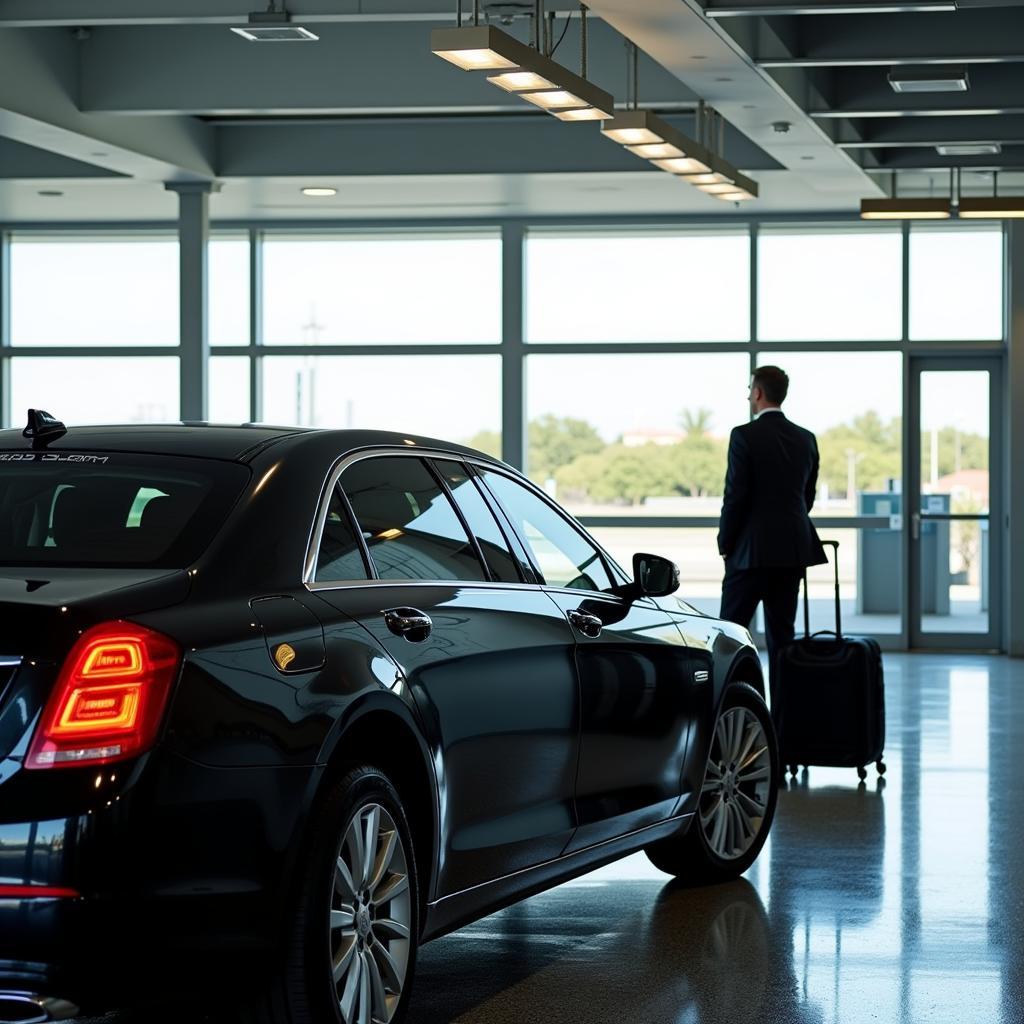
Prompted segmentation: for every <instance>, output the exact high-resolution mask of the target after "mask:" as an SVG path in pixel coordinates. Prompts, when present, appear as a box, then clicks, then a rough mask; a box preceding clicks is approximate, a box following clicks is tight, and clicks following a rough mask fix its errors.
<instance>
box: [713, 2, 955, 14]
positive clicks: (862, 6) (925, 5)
mask: <svg viewBox="0 0 1024 1024" xmlns="http://www.w3.org/2000/svg"><path fill="white" fill-rule="evenodd" d="M955 10H956V2H955V0H893V2H891V3H889V2H886V0H881V2H878V0H875V2H873V3H871V2H869V3H858V2H857V0H854V2H853V3H833V2H831V0H822V2H815V0H805V2H803V3H799V2H794V3H778V2H777V0H764V2H758V0H753V2H751V0H747V2H746V3H729V2H728V0H726V2H721V0H719V2H712V3H709V4H707V6H706V7H705V9H704V13H705V14H706V15H707V16H708V17H709V18H770V17H786V16H802V15H812V14H823V15H843V14H907V13H934V12H941V11H955Z"/></svg>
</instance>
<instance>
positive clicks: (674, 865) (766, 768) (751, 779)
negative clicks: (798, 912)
mask: <svg viewBox="0 0 1024 1024" xmlns="http://www.w3.org/2000/svg"><path fill="white" fill-rule="evenodd" d="M778 787H779V752H778V744H777V742H776V739H775V730H774V728H773V726H772V719H771V715H770V713H769V711H768V708H767V707H766V706H765V703H764V701H763V700H762V698H761V695H760V694H759V693H758V692H757V691H756V690H755V689H754V688H753V687H752V686H748V685H747V684H746V683H732V684H730V685H729V687H728V688H727V689H726V691H725V696H724V698H723V700H722V706H721V709H720V711H719V714H718V720H717V721H716V722H715V729H714V733H713V735H712V740H711V746H710V749H709V750H708V757H707V762H706V764H705V768H704V781H703V784H702V786H701V792H700V797H699V799H698V802H697V810H696V813H695V814H694V816H693V818H692V819H691V822H690V826H689V828H688V829H687V830H686V832H684V833H683V834H682V835H676V836H670V837H669V838H668V839H663V840H661V841H659V842H657V843H653V844H652V845H650V846H648V847H647V848H646V850H645V853H646V854H647V856H648V858H649V859H650V861H651V863H652V864H654V866H655V867H657V868H659V869H660V870H662V871H665V872H667V873H668V874H670V875H675V876H676V877H678V878H679V879H680V881H681V882H683V883H685V884H689V885H708V884H713V883H717V882H725V881H728V880H730V879H733V878H738V877H739V876H740V875H742V874H743V872H744V871H746V870H747V868H749V867H750V865H751V864H753V863H754V861H755V860H756V859H757V855H758V854H759V853H760V852H761V847H762V846H764V842H765V839H767V837H768V832H769V830H770V828H771V824H772V819H773V818H774V817H775V806H776V803H777V801H778Z"/></svg>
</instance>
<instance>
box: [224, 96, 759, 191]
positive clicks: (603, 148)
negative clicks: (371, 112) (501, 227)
mask: <svg viewBox="0 0 1024 1024" xmlns="http://www.w3.org/2000/svg"><path fill="white" fill-rule="evenodd" d="M666 120H668V121H669V122H670V123H672V124H674V125H676V126H677V127H678V128H679V129H680V130H681V131H683V132H685V133H686V134H688V135H693V133H694V131H695V129H694V118H693V116H692V115H667V116H666ZM575 129H579V130H575ZM217 130H218V144H219V146H218V148H219V153H220V161H219V163H218V166H217V171H218V178H220V179H225V180H230V179H232V178H272V177H294V178H305V179H315V178H316V177H318V176H319V177H335V176H346V177H360V176H362V177H370V176H374V175H381V176H395V175H408V176H411V175H423V174H426V175H472V174H552V173H557V174H562V173H582V172H586V173H596V172H636V173H640V174H644V173H652V171H651V168H650V165H649V164H647V163H646V162H645V161H643V160H638V159H637V158H636V157H634V156H632V155H631V154H630V153H627V152H626V151H625V150H624V149H623V148H622V147H621V146H616V145H613V144H612V143H610V142H608V140H607V139H605V138H604V137H603V136H602V135H601V133H600V132H598V131H596V130H595V129H594V126H593V125H590V126H587V125H565V124H563V123H561V122H560V121H556V120H555V119H554V118H552V117H547V116H545V115H543V114H524V115H522V116H515V115H512V116H509V115H500V116H491V117H473V118H450V117H437V118H382V119H368V118H361V119H350V120H345V121H337V122H335V123H333V124H329V125H327V124H324V123H322V122H314V123H309V122H302V121H299V122H294V121H293V122H288V121H278V122H277V123H276V124H259V125H251V124H247V123H246V122H238V123H236V124H224V125H221V126H220V127H218V129H217ZM725 141H726V145H725V156H726V159H727V160H729V162H730V163H732V164H734V165H735V166H739V167H741V168H742V169H744V170H745V171H752V172H756V171H758V170H772V169H778V167H779V164H778V163H777V162H776V161H775V160H772V159H771V158H770V157H769V156H767V155H766V154H765V153H764V152H762V151H761V150H760V149H759V148H758V147H757V146H755V145H754V144H753V143H751V142H750V140H749V139H747V138H745V137H744V136H743V135H741V134H740V133H739V132H736V131H735V130H730V131H728V132H727V134H726V140H725ZM413 154H414V155H415V159H410V157H411V155H413ZM656 173H658V174H664V173H665V172H664V171H658V172H656ZM679 187H680V189H684V188H687V187H689V186H687V185H686V184H685V183H683V182H679Z"/></svg>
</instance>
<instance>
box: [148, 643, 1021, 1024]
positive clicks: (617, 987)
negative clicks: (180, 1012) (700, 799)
mask: <svg viewBox="0 0 1024 1024" xmlns="http://www.w3.org/2000/svg"><path fill="white" fill-rule="evenodd" d="M886 684H887V716H888V726H887V743H886V751H885V760H886V762H887V764H888V766H889V771H888V773H887V774H886V776H885V779H884V781H880V780H878V779H877V778H876V777H875V776H874V774H872V775H871V776H870V777H869V782H868V784H867V785H866V786H865V785H859V784H858V780H857V776H856V773H855V772H854V771H853V770H852V769H823V768H812V769H811V770H810V772H809V773H808V774H807V776H806V777H800V778H798V779H797V780H796V781H795V782H793V783H791V784H790V785H789V786H788V787H787V788H786V789H785V790H783V791H782V792H781V793H780V799H779V812H778V817H777V819H776V825H775V828H774V830H773V833H772V837H771V839H770V841H769V843H768V844H767V845H766V847H765V849H764V852H763V853H762V855H761V857H760V858H759V859H758V861H757V863H756V864H755V865H754V867H753V868H752V869H751V871H750V872H749V874H748V877H747V878H746V879H742V880H740V881H738V882H735V883H732V884H730V885H724V886H717V887H712V888H707V889H697V890H690V889H686V888H683V887H680V886H678V885H677V884H676V883H674V882H671V881H669V880H668V879H667V877H666V876H665V875H663V874H661V872H659V871H657V870H656V869H655V868H654V867H653V866H652V865H651V864H650V863H649V862H648V861H647V859H646V858H645V857H644V856H643V855H642V854H639V855H636V856H634V857H630V858H627V859H626V860H623V861H620V862H618V863H617V864H612V865H609V866H608V867H605V868H602V869H601V870H600V871H596V872H593V873H592V874H590V875H587V876H586V877H584V878H582V879H579V880H577V881H575V882H571V883H568V884H566V885H563V886H561V887H560V888H558V889H554V890H552V891H550V892H547V893H543V894H541V895H540V896H536V897H534V898H533V899H531V900H528V901H526V902H525V903H520V904H518V905H516V906H514V907H510V908H509V909H508V910H504V911H502V912H501V913H499V914H494V915H492V916H491V917H489V918H486V919H485V920H483V921H479V922H477V923H476V924H474V925H471V926H469V927H467V928H463V929H462V930H460V931H458V932H455V933H454V934H452V935H449V936H447V937H445V938H443V939H440V940H438V941H436V942H433V943H430V944H429V945H427V946H425V947H424V948H423V950H422V951H421V954H420V961H419V970H418V977H417V982H416V989H415V996H414V999H413V1001H412V1004H411V1006H410V1008H409V1011H410V1012H409V1017H408V1020H409V1022H410V1024H440V1022H449V1021H452V1022H459V1024H505V1022H515V1024H533V1022H559V1024H574V1022H586V1024H613V1022H614V1024H624V1022H626V1024H633V1022H637V1024H647V1022H652V1024H753V1022H766V1024H790V1022H792V1024H819V1022H820V1024H862V1022H863V1024H869V1022H871V1024H1022V1022H1024V928H1022V924H1024V917H1022V907H1024V842H1022V840H1024V786H1022V785H1021V783H1020V772H1019V765H1020V755H1019V753H1018V751H1019V750H1020V749H1021V748H1022V746H1024V662H1021V661H1010V660H1008V659H1004V658H985V657H980V656H979V657H952V656H945V655H942V656H940V655H929V656H923V655H915V656H908V655H901V656H887V657H886ZM196 1019H197V1018H195V1017H194V1016H193V1017H190V1018H189V1022H190V1024H195V1022H196ZM133 1024H134V1022H133ZM147 1024H150V1022H149V1021H147ZM209 1024H213V1022H212V1021H211V1022H209Z"/></svg>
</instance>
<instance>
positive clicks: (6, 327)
mask: <svg viewBox="0 0 1024 1024" xmlns="http://www.w3.org/2000/svg"><path fill="white" fill-rule="evenodd" d="M10 344H11V238H10V235H8V234H6V233H4V232H3V231H0V426H3V427H14V426H17V422H16V420H15V417H14V414H13V412H12V410H11V360H10V359H9V358H8V356H9V354H10V351H11V350H10Z"/></svg>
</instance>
